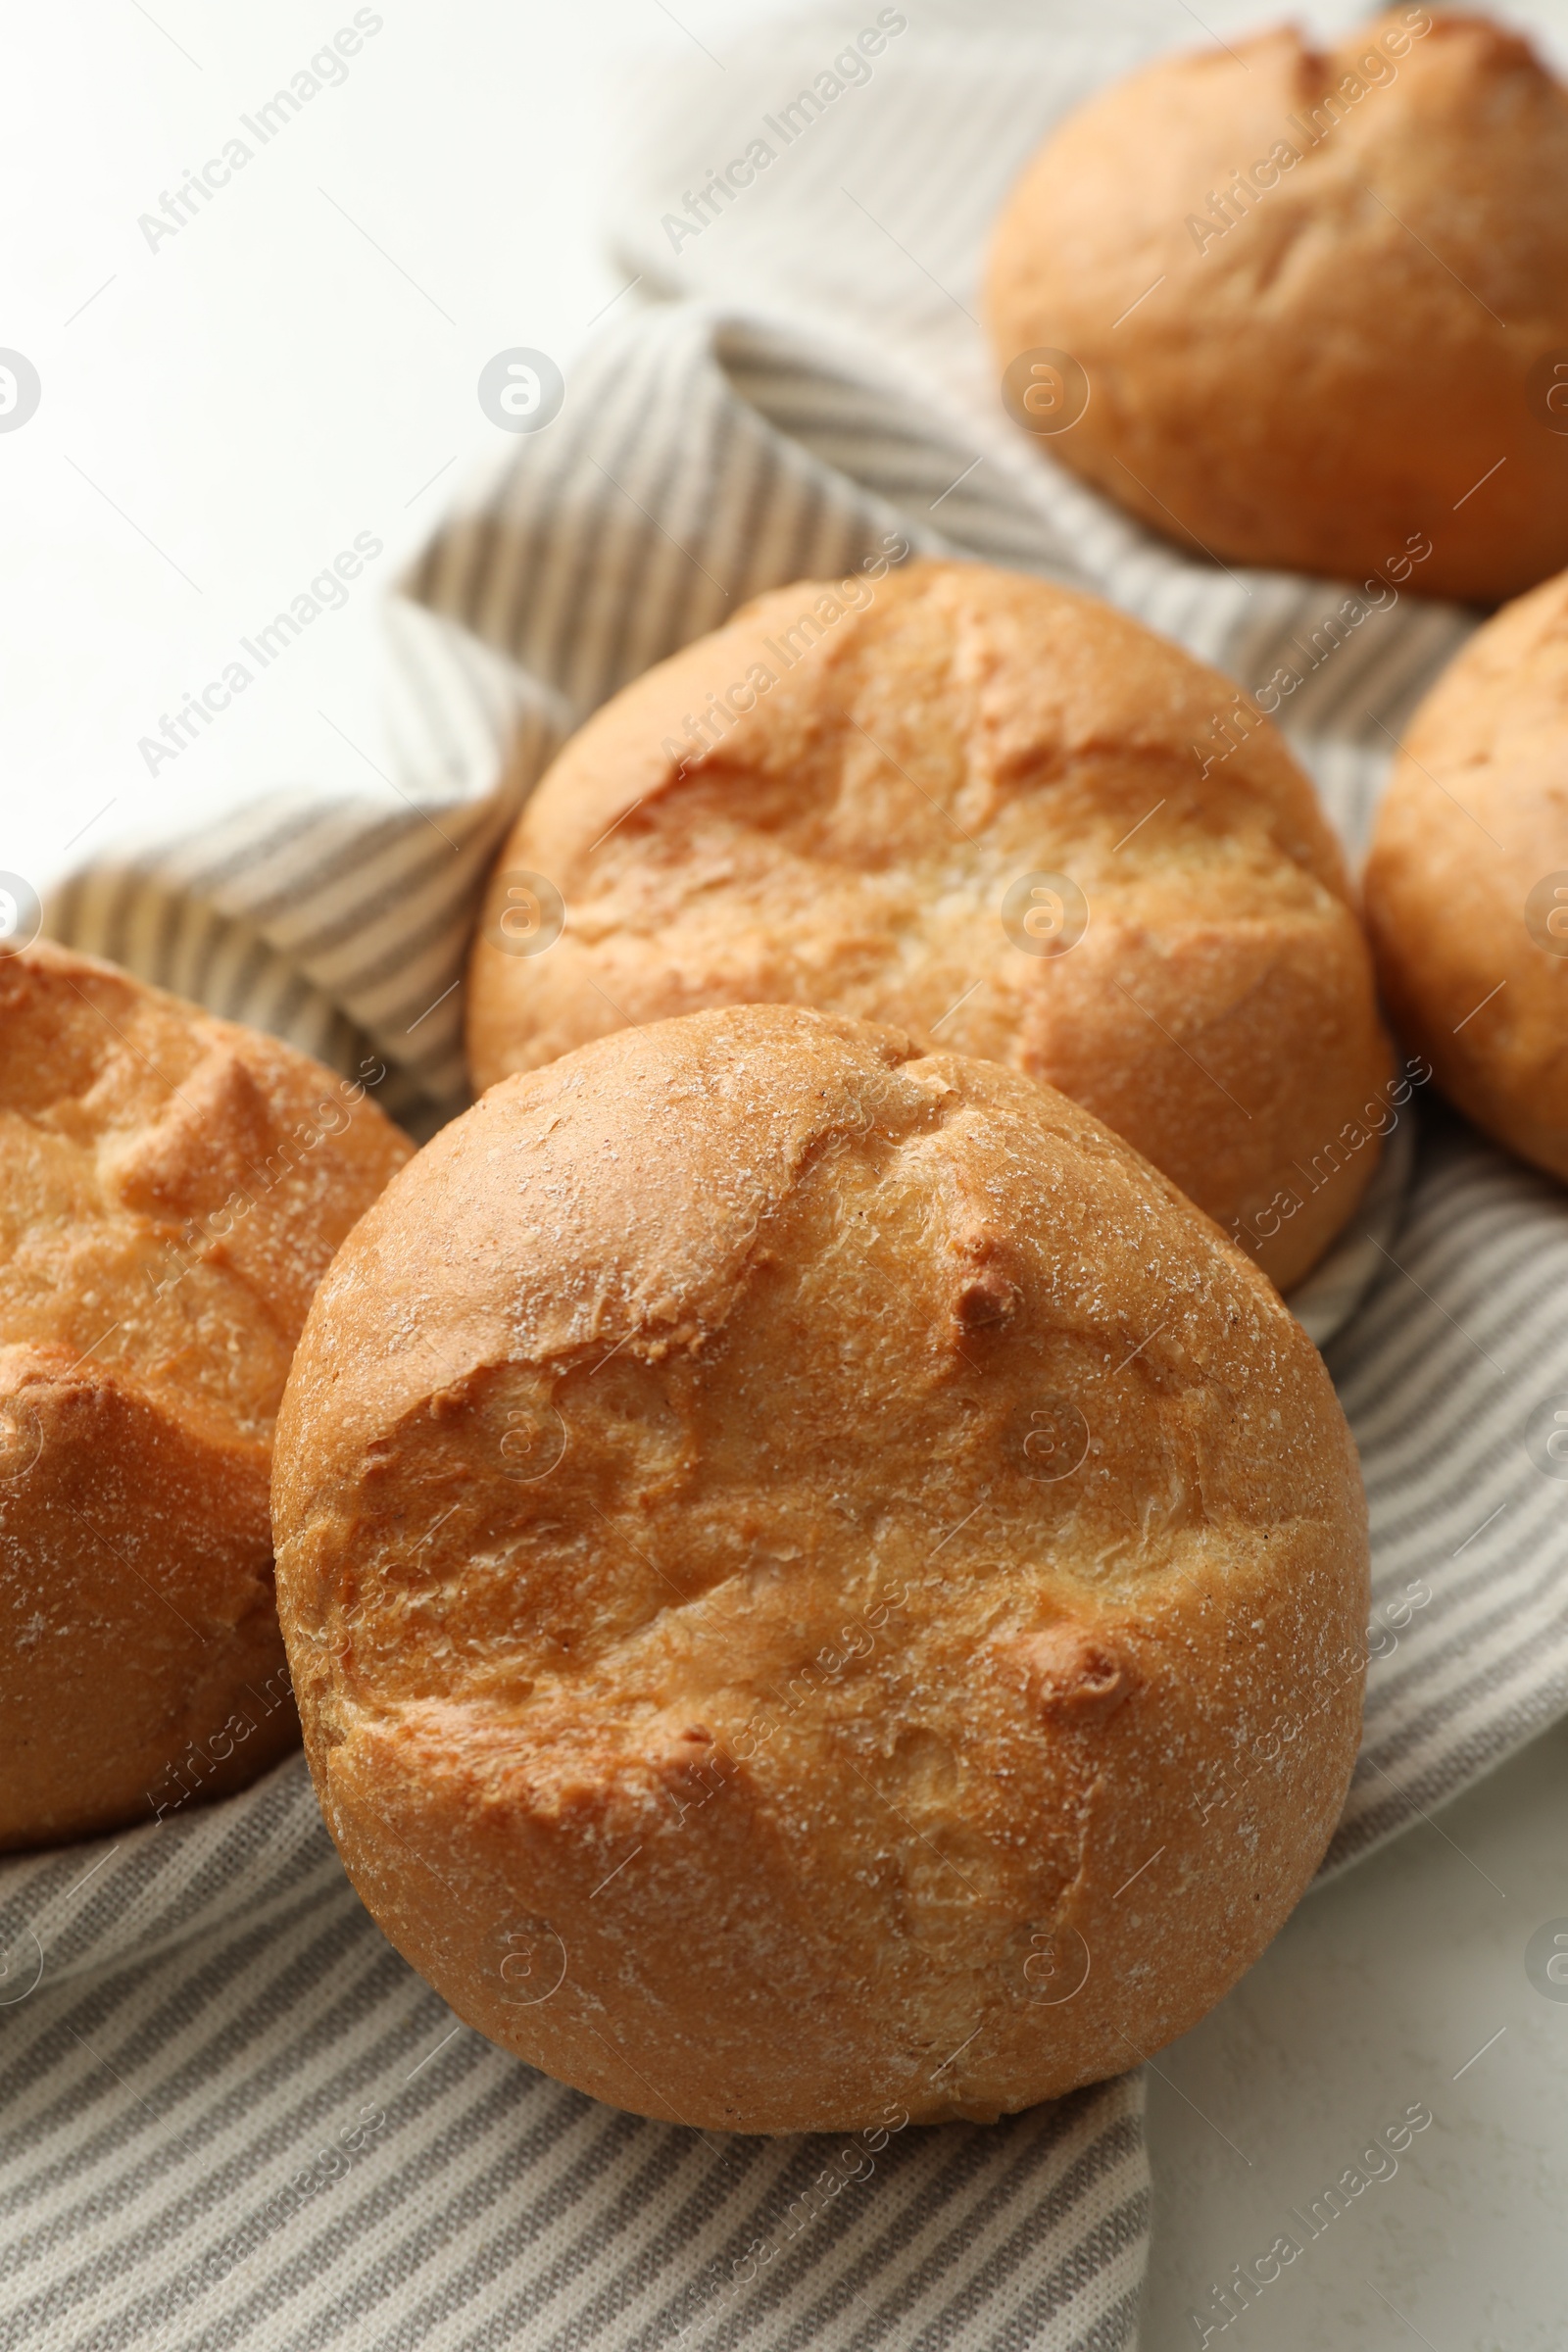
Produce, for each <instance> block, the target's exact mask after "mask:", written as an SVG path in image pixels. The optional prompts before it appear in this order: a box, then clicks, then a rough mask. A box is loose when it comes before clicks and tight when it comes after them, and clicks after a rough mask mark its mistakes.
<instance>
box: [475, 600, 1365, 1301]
mask: <svg viewBox="0 0 1568 2352" xmlns="http://www.w3.org/2000/svg"><path fill="white" fill-rule="evenodd" d="M844 586H846V587H849V586H853V587H854V589H855V592H856V594H857V595H858V597H859V599H860V602H859V605H858V608H857V609H852V610H846V609H845V606H844V603H843V600H842V599H841V596H840V594H839V592H838V589H837V588H835V586H834V585H833V584H832V583H828V582H823V581H804V582H800V583H798V584H797V585H796V586H795V587H793V588H787V589H779V590H777V591H774V592H772V593H770V594H769V595H767V596H764V597H761V598H760V599H759V600H758V602H757V603H756V604H754V605H752V606H751V607H749V608H748V610H747V611H746V612H745V613H742V614H740V615H739V616H738V617H737V619H736V620H735V621H734V622H733V623H731V624H730V625H729V626H728V627H726V628H725V629H723V630H720V631H719V632H718V633H717V634H715V635H714V636H711V637H706V638H702V639H700V640H699V641H698V642H697V643H696V644H694V645H689V646H687V647H685V648H684V649H683V651H682V652H680V653H679V654H677V655H676V656H674V658H673V659H672V660H670V661H668V662H662V663H661V664H660V666H659V667H658V668H656V669H654V670H651V671H650V672H649V673H648V674H647V675H646V676H645V677H643V678H640V679H638V680H637V681H636V683H635V684H633V685H632V686H630V687H628V688H627V689H626V690H625V691H624V692H623V693H621V694H619V695H617V696H616V697H615V699H614V700H613V702H612V703H611V704H610V705H608V706H607V708H606V709H605V710H604V711H600V712H599V713H598V714H597V715H596V716H595V717H594V718H592V719H591V720H590V721H589V723H588V724H587V726H585V727H584V728H583V729H582V730H581V732H580V733H579V734H578V735H577V736H576V737H574V739H573V740H572V742H571V743H570V744H568V745H567V747H566V749H565V750H564V752H563V754H562V756H561V758H560V759H559V760H557V761H556V763H555V765H554V766H553V767H552V769H551V770H550V773H549V774H548V776H547V777H546V778H545V780H544V782H543V783H542V784H541V785H540V787H539V790H538V791H537V792H536V793H535V794H534V796H533V798H532V800H531V801H530V802H529V804H528V807H527V808H526V809H524V811H523V813H522V815H521V817H520V818H519V819H518V821H517V824H516V826H515V829H514V831H513V834H512V836H511V838H510V840H509V841H508V843H507V845H506V848H505V849H504V851H503V852H502V855H501V858H500V859H499V861H498V864H497V867H496V871H495V876H494V878H493V880H492V883H491V886H490V893H489V900H488V904H487V907H486V911H485V915H484V918H483V921H482V923H481V925H480V929H479V932H478V935H477V937H476V940H475V944H474V950H473V958H472V963H471V967H470V973H469V984H468V1057H469V1065H470V1068H471V1070H472V1074H473V1080H474V1084H475V1086H476V1087H477V1088H481V1089H482V1088H484V1087H486V1086H490V1085H493V1084H494V1083H495V1081H496V1080H497V1079H499V1078H501V1077H504V1076H506V1075H507V1074H508V1073H510V1072H511V1071H514V1070H517V1069H532V1068H537V1067H538V1066H539V1065H540V1064H541V1063H543V1062H547V1061H550V1060H552V1059H553V1058H554V1057H555V1056H556V1055H557V1054H564V1053H566V1052H568V1051H569V1050H570V1049H571V1048H573V1047H575V1046H580V1045H582V1044H584V1043H586V1041H587V1040H588V1039H589V1038H591V1037H594V1036H598V1035H601V1034H604V1033H606V1032H608V1031H610V1030H613V1029H614V1028H617V1027H619V1026H621V1025H622V1023H623V1022H628V1021H629V1022H644V1021H652V1020H658V1019H662V1018H663V1017H665V1016H667V1015H669V1014H673V1013H678V1012H686V1011H691V1010H694V1009H696V1008H697V1007H699V1006H701V1005H730V1004H742V1003H748V1002H752V1003H756V1002H760V1001H773V1002H784V1003H796V1004H806V1005H815V1006H818V1007H820V1008H821V1009H822V1010H824V1011H832V1012H841V1013H848V1014H851V1015H853V1016H855V1017H856V1018H858V1019H864V1020H873V1021H892V1022H895V1023H897V1024H898V1026H900V1027H901V1028H904V1029H906V1030H907V1031H908V1033H909V1034H910V1035H911V1036H912V1037H914V1038H915V1039H916V1040H917V1042H918V1043H919V1044H921V1045H922V1046H927V1047H930V1046H940V1048H941V1049H942V1051H944V1052H955V1053H960V1054H983V1055H984V1056H985V1057H986V1058H987V1059H989V1060H993V1061H1001V1062H1005V1063H1007V1064H1009V1065H1010V1066H1011V1067H1013V1068H1015V1069H1021V1070H1023V1071H1025V1072H1027V1074H1028V1075H1029V1076H1030V1077H1033V1078H1040V1079H1043V1080H1045V1081H1046V1082H1047V1084H1049V1085H1052V1086H1056V1087H1059V1088H1060V1089H1061V1090H1062V1092H1063V1093H1064V1094H1068V1095H1071V1096H1072V1098H1073V1100H1074V1101H1075V1102H1078V1103H1084V1104H1085V1105H1086V1106H1087V1107H1088V1108H1089V1109H1090V1110H1092V1111H1094V1112H1095V1113H1096V1115H1097V1116H1098V1117H1100V1118H1102V1119H1103V1120H1104V1121H1105V1123H1106V1125H1107V1126H1110V1127H1113V1128H1115V1130H1116V1132H1117V1133H1118V1134H1119V1135H1123V1136H1125V1137H1126V1138H1127V1140H1128V1142H1129V1143H1131V1144H1133V1145H1134V1146H1135V1148H1136V1149H1137V1150H1138V1151H1140V1152H1143V1154H1144V1155H1145V1157H1146V1158H1148V1159H1152V1161H1153V1163H1154V1165H1155V1166H1156V1167H1158V1168H1162V1169H1163V1170H1164V1172H1165V1174H1166V1175H1168V1176H1171V1177H1173V1178H1174V1179H1175V1181H1176V1182H1177V1183H1178V1184H1179V1185H1180V1186H1181V1187H1182V1189H1183V1191H1184V1192H1186V1193H1187V1194H1189V1195H1190V1197H1191V1198H1192V1199H1193V1200H1195V1201H1197V1202H1198V1204H1199V1206H1200V1207H1201V1208H1202V1209H1204V1210H1206V1211H1207V1213H1208V1214H1209V1215H1210V1216H1212V1217H1213V1218H1214V1219H1215V1220H1216V1222H1217V1223H1219V1224H1221V1225H1223V1226H1224V1228H1225V1230H1226V1231H1227V1232H1228V1233H1230V1234H1231V1235H1232V1237H1233V1238H1234V1239H1235V1240H1237V1241H1238V1242H1239V1243H1240V1244H1241V1246H1242V1247H1243V1248H1244V1249H1246V1250H1249V1251H1250V1253H1251V1254H1253V1255H1255V1256H1256V1257H1257V1259H1258V1261H1259V1263H1260V1264H1261V1265H1262V1266H1263V1267H1264V1270H1265V1271H1266V1272H1267V1273H1268V1274H1269V1275H1270V1277H1271V1278H1272V1279H1273V1280H1274V1281H1275V1282H1276V1283H1278V1284H1279V1286H1280V1288H1281V1289H1282V1290H1286V1289H1289V1288H1290V1286H1291V1285H1292V1284H1293V1283H1295V1282H1297V1281H1299V1279H1300V1277H1301V1276H1302V1275H1303V1274H1304V1273H1305V1272H1306V1271H1307V1269H1308V1268H1309V1267H1310V1266H1311V1265H1313V1264H1314V1263H1315V1262H1316V1260H1317V1258H1318V1257H1319V1256H1320V1255H1321V1254H1322V1252H1323V1250H1325V1249H1326V1248H1327V1247H1328V1245H1329V1243H1330V1242H1331V1241H1332V1239H1333V1238H1334V1236H1335V1235H1336V1234H1337V1233H1338V1232H1339V1231H1340V1229H1341V1227H1342V1226H1343V1225H1344V1223H1345V1222H1346V1220H1347V1219H1348V1217H1349V1216H1350V1215H1351V1214H1352V1213H1353V1211H1354V1208H1355V1205H1356V1202H1357V1201H1358V1200H1359V1198H1360V1196H1361V1194H1362V1192H1363V1190H1364V1189H1365V1186H1366V1185H1367V1183H1368V1182H1369V1180H1370V1178H1371V1175H1372V1171H1373V1166H1374V1163H1375V1159H1376V1155H1377V1149H1378V1147H1377V1146H1376V1145H1375V1144H1373V1145H1371V1146H1370V1147H1369V1148H1367V1149H1365V1150H1360V1151H1354V1152H1344V1151H1342V1150H1340V1149H1338V1147H1337V1140H1336V1139H1340V1138H1342V1137H1343V1136H1344V1135H1345V1132H1346V1130H1347V1128H1348V1126H1350V1125H1352V1124H1353V1123H1355V1122H1358V1121H1361V1122H1364V1123H1365V1124H1367V1125H1371V1124H1372V1123H1374V1122H1373V1118H1372V1116H1371V1114H1372V1113H1375V1112H1376V1111H1377V1107H1378V1096H1379V1090H1380V1089H1381V1088H1382V1087H1383V1085H1384V1084H1385V1081H1386V1079H1387V1077H1388V1049H1387V1045H1386V1042H1385V1040H1384V1038H1383V1035H1382V1032H1381V1030H1380V1028H1379V1025H1378V1018H1377V1008H1376V1004H1375V1000H1374V992H1373V985H1372V966H1371V959H1370V956H1368V953H1367V948H1366V943H1365V941H1364V939H1363V938H1362V935H1361V930H1360V925H1359V923H1358V921H1357V918H1356V915H1355V912H1354V909H1353V907H1352V905H1351V900H1350V888H1349V882H1348V876H1347V874H1346V871H1345V866H1344V862H1343V859H1342V858H1341V856H1340V853H1339V849H1338V847H1337V845H1336V843H1335V841H1334V839H1333V837H1332V835H1331V833H1330V831H1329V828H1328V825H1327V823H1326V822H1325V820H1324V817H1323V815H1322V812H1321V810H1320V809H1319V808H1318V805H1317V799H1316V795H1315V794H1314V792H1313V790H1312V787H1311V785H1310V784H1309V783H1308V781H1307V779H1306V778H1305V776H1303V775H1302V773H1301V771H1300V769H1299V767H1298V766H1297V765H1296V762H1295V761H1294V760H1292V758H1291V756H1290V754H1289V753H1288V752H1287V750H1286V748H1285V746H1284V744H1283V743H1282V741H1281V740H1280V738H1279V736H1278V735H1277V734H1276V733H1275V731H1274V729H1273V728H1272V727H1271V726H1269V725H1268V724H1267V723H1266V722H1265V721H1264V720H1263V718H1262V717H1261V715H1260V714H1259V713H1257V712H1255V711H1250V706H1249V711H1250V715H1249V716H1248V717H1247V718H1246V719H1245V720H1242V721H1237V722H1236V725H1237V732H1238V733H1239V734H1241V735H1243V737H1244V740H1242V741H1241V742H1240V744H1239V745H1238V746H1237V748H1235V749H1234V750H1232V751H1231V752H1230V753H1229V754H1228V756H1227V757H1225V758H1223V759H1221V758H1219V757H1218V756H1217V747H1218V746H1219V745H1220V744H1222V743H1223V742H1225V741H1227V740H1228V738H1224V737H1220V736H1217V735H1216V734H1215V732H1214V722H1215V720H1216V718H1217V717H1218V716H1219V715H1220V714H1221V713H1222V712H1225V711H1230V712H1231V713H1232V714H1233V717H1234V713H1235V711H1236V710H1237V708H1238V706H1239V705H1241V704H1242V703H1244V702H1245V697H1242V696H1240V695H1238V693H1237V690H1236V687H1235V684H1234V682H1233V681H1232V680H1230V679H1227V678H1222V677H1221V676H1220V675H1219V674H1218V672H1216V671H1214V670H1210V669H1206V668H1204V667H1203V665H1202V664H1201V663H1200V662H1194V661H1193V660H1192V659H1191V658H1190V657H1189V656H1188V655H1186V654H1184V653H1182V652H1181V651H1180V650H1179V648H1177V647H1175V646H1173V645H1169V644H1167V643H1166V642H1165V641H1164V640H1163V639H1161V638H1158V637H1155V636H1154V635H1153V634H1152V632H1151V631H1149V630H1147V629H1144V628H1141V627H1140V626H1139V625H1138V623H1137V622H1136V621H1132V620H1129V619H1128V618H1127V617H1126V616H1125V615H1124V614H1122V613H1116V612H1114V611H1112V609H1111V608H1110V607H1109V606H1107V605H1103V604H1101V603H1100V602H1099V601H1098V600H1097V599H1095V598H1092V597H1085V596H1079V595H1075V594H1072V593H1071V592H1069V591H1067V590H1065V589H1061V588H1056V587H1053V586H1051V585H1050V584H1049V583H1048V582H1046V581H1043V580H1033V579H1025V578H1022V577H1020V576H1018V575H1017V574H1014V573H1010V572H1005V571H999V570H995V569H993V568H992V567H990V566H989V565H985V564H909V565H908V566H907V567H905V568H903V569H901V570H899V571H897V572H893V573H890V574H889V576H888V577H886V578H885V579H883V580H880V581H878V582H876V583H875V584H874V586H873V584H872V583H870V582H867V581H856V582H854V583H845V584H844ZM818 599H825V600H826V604H825V605H824V606H823V608H822V609H823V610H824V611H826V610H827V607H828V606H831V607H832V609H833V610H834V611H836V612H837V613H839V615H840V616H839V617H838V618H837V619H835V620H831V621H829V622H827V623H826V624H825V626H824V627H823V628H822V629H821V630H820V631H819V633H818V642H816V643H814V644H812V645H811V646H810V647H809V651H808V652H807V653H805V654H804V656H803V657H802V658H801V659H800V660H799V661H798V662H796V663H795V664H794V665H793V666H792V667H790V668H789V669H788V670H783V662H782V657H781V652H780V648H781V646H782V644H783V641H784V639H785V637H786V635H787V633H788V629H789V625H790V624H791V623H792V622H794V621H796V620H797V618H798V616H799V614H800V613H803V612H806V613H810V612H811V611H812V610H813V608H814V606H815V604H816V600H818ZM754 665H760V666H761V668H762V669H766V670H769V671H771V670H775V669H776V670H780V671H782V674H781V675H779V676H778V679H777V683H776V684H775V685H774V686H773V687H772V688H771V689H769V690H768V691H767V692H766V693H764V694H762V695H761V696H760V699H759V700H758V702H757V707H756V709H755V710H754V711H751V713H750V714H749V715H742V716H741V717H740V718H739V719H738V721H737V722H736V723H735V724H734V725H733V726H730V727H728V728H727V730H726V732H725V733H724V734H723V735H722V736H721V738H720V739H719V740H718V742H717V743H716V744H715V745H714V747H713V748H712V749H711V751H710V752H709V753H708V754H707V755H706V757H704V758H702V759H700V760H696V761H695V763H694V764H690V765H688V766H687V767H686V768H685V772H684V773H683V772H682V770H681V742H682V740H683V738H684V733H685V726H684V721H683V718H682V713H684V712H692V711H702V710H703V709H704V708H705V697H709V698H710V699H711V695H712V694H713V693H714V692H722V691H723V690H725V689H726V688H727V686H728V685H730V684H731V683H732V682H733V681H735V680H737V679H745V678H746V677H747V675H748V673H749V671H750V672H751V673H752V674H753V675H754V676H755V675H756V674H757V671H756V668H755V667H754ZM1249 730H1250V731H1249ZM1204 745H1206V746H1207V747H1208V748H1209V750H1210V752H1214V753H1215V754H1216V756H1215V757H1214V758H1212V759H1211V760H1210V761H1209V766H1208V772H1207V773H1206V774H1204V773H1201V771H1200V760H1199V759H1198V758H1197V757H1195V746H1204ZM687 748H688V749H689V748H690V747H689V746H688V747H687ZM518 869H522V870H525V871H531V872H534V873H540V874H545V875H548V876H549V877H550V878H551V880H552V881H553V882H554V883H555V885H556V887H557V889H558V890H559V891H560V892H561V893H562V894H563V896H564V900H565V903H566V918H565V929H564V932H563V934H562V936H561V937H560V939H559V940H557V941H556V943H555V945H554V946H553V947H552V948H551V950H550V952H549V953H548V954H544V955H536V956H520V955H511V954H508V953H506V952H505V951H504V950H503V949H502V948H501V947H500V946H498V945H497V944H496V940H495V926H496V925H497V923H498V921H499V919H500V918H501V917H502V915H503V914H504V913H505V911H506V904H507V892H508V887H509V877H511V876H512V875H513V874H515V872H516V871H517V870H518ZM1031 873H1043V874H1048V875H1049V874H1053V873H1055V874H1066V875H1067V876H1069V877H1070V878H1071V880H1072V882H1073V883H1075V884H1076V885H1077V886H1078V887H1079V889H1080V890H1081V891H1082V892H1084V893H1085V894H1086V896H1087V900H1088V904H1089V925H1088V930H1087V932H1086V933H1085V934H1084V936H1083V937H1082V938H1081V939H1080V941H1079V942H1078V944H1077V945H1076V946H1075V947H1073V948H1072V950H1071V951H1070V953H1067V954H1064V955H1060V956H1038V955H1034V954H1030V953H1025V952H1024V951H1023V949H1022V948H1021V947H1020V946H1019V945H1017V944H1016V939H1015V935H1014V934H1009V932H1008V931H1007V930H1006V929H1005V926H1004V923H1003V920H1002V909H1003V905H1004V901H1005V897H1006V894H1007V892H1008V890H1009V887H1010V886H1011V885H1013V884H1014V883H1016V882H1017V881H1018V880H1019V878H1020V877H1023V878H1024V881H1025V882H1026V883H1027V880H1028V877H1029V876H1030V874H1031ZM1356 1132H1357V1133H1360V1132H1361V1130H1360V1128H1359V1127H1358V1128H1357V1129H1356ZM1282 1196H1283V1197H1286V1198H1288V1199H1289V1200H1290V1201H1292V1202H1293V1203H1294V1206H1293V1207H1291V1208H1289V1209H1287V1210H1286V1211H1285V1213H1284V1214H1283V1215H1282V1214H1281V1213H1280V1202H1281V1199H1282ZM976 1311H977V1313H983V1312H984V1311H985V1307H984V1299H983V1298H982V1296H981V1295H980V1294H978V1293H977V1297H976Z"/></svg>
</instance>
